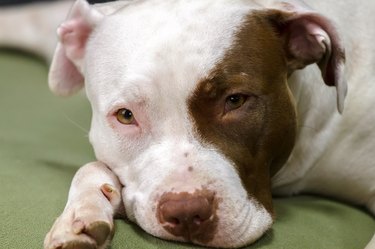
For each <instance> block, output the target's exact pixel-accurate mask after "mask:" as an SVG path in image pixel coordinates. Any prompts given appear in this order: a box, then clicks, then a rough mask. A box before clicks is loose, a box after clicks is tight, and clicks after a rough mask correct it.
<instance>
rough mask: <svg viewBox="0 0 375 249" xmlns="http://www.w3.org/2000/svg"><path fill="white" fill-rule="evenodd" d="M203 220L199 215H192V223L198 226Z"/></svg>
mask: <svg viewBox="0 0 375 249" xmlns="http://www.w3.org/2000/svg"><path fill="white" fill-rule="evenodd" d="M203 221H204V220H202V218H201V217H200V216H199V215H196V216H194V217H193V223H194V224H196V225H198V226H200V225H201V224H202V222H203Z"/></svg>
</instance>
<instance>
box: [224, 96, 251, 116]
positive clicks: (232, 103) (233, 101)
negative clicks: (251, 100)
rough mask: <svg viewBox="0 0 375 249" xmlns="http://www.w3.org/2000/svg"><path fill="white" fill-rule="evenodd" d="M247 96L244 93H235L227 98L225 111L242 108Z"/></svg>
mask: <svg viewBox="0 0 375 249" xmlns="http://www.w3.org/2000/svg"><path fill="white" fill-rule="evenodd" d="M246 99H247V96H246V95H243V94H233V95H230V96H228V97H227V99H226V100H225V112H229V111H232V110H235V109H238V108H240V107H241V106H242V105H243V104H244V103H245V102H246Z"/></svg>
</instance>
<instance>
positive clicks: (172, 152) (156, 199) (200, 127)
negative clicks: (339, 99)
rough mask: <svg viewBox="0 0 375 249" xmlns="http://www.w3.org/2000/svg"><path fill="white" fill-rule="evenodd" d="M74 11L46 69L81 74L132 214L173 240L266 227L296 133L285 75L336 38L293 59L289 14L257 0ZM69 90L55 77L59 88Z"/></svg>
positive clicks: (249, 238) (251, 234)
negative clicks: (107, 12) (276, 178)
mask: <svg viewBox="0 0 375 249" xmlns="http://www.w3.org/2000/svg"><path fill="white" fill-rule="evenodd" d="M75 8H76V10H75V9H73V14H72V15H71V19H74V18H75V19H74V20H73V21H72V20H70V23H69V21H68V22H67V24H66V25H65V26H62V28H61V29H60V32H59V34H60V36H61V41H62V42H61V44H60V45H59V46H60V50H62V51H63V52H61V51H59V49H58V51H57V56H56V57H55V61H54V64H53V65H52V69H51V72H52V73H51V75H52V76H51V77H52V78H53V77H55V76H56V69H55V67H54V65H56V64H60V65H61V64H62V63H61V61H62V60H65V62H64V63H65V64H63V65H65V67H64V69H65V70H70V71H69V72H70V74H71V75H73V77H72V76H71V75H70V76H69V77H71V78H70V79H69V80H70V82H73V83H74V82H76V83H77V82H78V83H79V82H80V80H81V79H83V78H84V79H85V84H86V92H87V95H88V98H89V100H90V102H91V105H92V111H93V117H92V126H91V130H90V141H91V143H92V145H93V147H94V150H95V153H96V156H97V158H98V160H100V161H103V162H104V163H106V164H107V165H109V167H110V168H111V169H112V170H113V171H114V172H115V173H116V174H117V175H118V177H119V179H120V181H121V182H122V183H123V184H124V185H125V187H124V191H123V198H124V203H125V207H126V212H127V215H128V217H129V218H130V219H131V220H133V221H135V222H136V223H138V224H139V225H140V226H141V227H142V228H143V229H144V230H146V231H147V232H149V233H151V234H153V235H155V236H158V237H161V238H167V239H172V240H181V241H191V242H194V243H197V244H203V245H209V246H218V247H236V246H242V245H245V244H249V243H251V242H253V241H255V240H256V239H258V238H259V237H260V236H261V235H262V234H263V233H264V232H265V231H266V230H267V229H268V228H269V227H270V226H271V224H272V216H273V209H272V200H271V189H270V179H271V176H272V175H273V174H275V173H276V172H277V171H278V170H279V169H280V167H281V166H282V165H283V163H284V162H285V161H286V160H287V158H288V156H289V154H290V152H291V150H292V147H293V144H294V139H295V134H296V114H295V107H294V103H293V99H292V96H291V93H290V91H289V88H288V86H287V77H288V75H289V74H290V73H291V71H293V70H294V69H296V68H300V67H303V66H305V65H307V64H309V63H313V62H318V61H321V60H324V59H325V58H323V57H326V53H328V52H327V51H328V50H330V49H331V47H329V48H327V47H324V46H322V44H323V43H322V41H321V40H319V39H316V41H315V40H314V41H311V40H310V41H309V42H311V44H312V45H311V44H309V45H311V46H314V45H316V44H315V43H317V44H318V45H316V48H315V49H316V50H317V51H313V52H314V53H306V54H303V55H304V56H305V55H306V56H310V57H309V58H305V57H306V56H305V57H303V58H300V57H299V55H300V53H293V52H294V50H293V48H289V46H290V44H289V43H290V41H291V40H293V38H294V36H293V35H295V34H294V33H293V32H291V33H290V35H287V34H284V32H290V31H289V29H291V28H293V25H294V24H295V23H294V22H290V24H289V23H288V22H287V21H286V20H288V18H289V15H290V14H289V13H288V14H287V13H285V14H283V13H282V12H279V11H276V10H264V6H260V5H258V4H256V3H249V2H246V3H245V2H242V1H233V2H230V1H210V0H206V1H141V2H136V3H135V4H134V5H130V6H127V7H125V8H123V9H121V10H119V11H118V12H116V13H115V14H113V15H111V16H107V17H100V14H99V13H98V12H96V11H94V10H93V9H91V8H90V7H88V5H87V4H85V3H84V2H82V1H79V2H78V4H76V7H75ZM74 11H75V12H74ZM82 13H86V15H84V14H82ZM90 15H91V16H92V18H91V19H87V18H88V17H87V16H90ZM77 16H78V17H79V18H78V19H77ZM81 16H85V17H84V18H83V17H81ZM310 17H311V16H310ZM304 20H306V19H304ZM309 20H310V22H312V21H311V18H310V19H309ZM312 20H314V19H313V18H312ZM279 21H280V22H279ZM283 21H285V24H283V25H280V26H279V25H278V23H282V22H283ZM301 23H302V22H301ZM314 23H315V22H314ZM69 25H71V26H69ZM296 25H297V24H296ZM301 25H302V24H299V26H298V28H300V29H301ZM320 25H322V24H320ZM316 26H318V25H316ZM71 29H73V32H70V31H71ZM286 30H287V31H286ZM321 30H323V29H322V28H321ZM324 30H327V29H324ZM304 31H305V32H307V31H308V29H307V31H306V30H304ZM326 32H327V33H328V34H327V33H325V34H327V37H323V36H322V37H323V38H325V39H331V40H332V38H331V37H332V35H330V34H329V31H326ZM300 33H301V32H300ZM75 34H76V37H75V36H74V35H75ZM87 37H90V38H89V39H88V40H87ZM291 37H292V38H291ZM319 37H320V36H319ZM323 38H322V39H323ZM296 39H302V38H300V37H297V38H296ZM331 40H330V42H331ZM64 41H65V42H64ZM77 41H78V42H79V43H80V44H79V46H78V45H74V44H75V43H77ZM298 41H299V43H298V44H302V45H305V44H303V43H304V42H305V41H302V42H300V40H298ZM332 43H334V42H332ZM69 44H70V45H71V44H73V45H74V46H73V47H72V46H70V45H69ZM330 44H331V43H329V46H330ZM286 46H287V47H288V49H287V50H286ZM327 46H328V45H327ZM61 47H62V48H63V49H61ZM290 47H292V46H290ZM82 48H84V49H83V50H82ZM312 48H313V49H314V47H312ZM302 49H305V48H302ZM300 50H301V48H300V47H299V48H298V52H300ZM329 52H330V51H329ZM296 54H297V55H296ZM310 54H313V55H312V57H311V55H310ZM64 56H65V57H64ZM328 56H330V55H328ZM331 57H332V56H331ZM61 58H63V59H61ZM59 61H60V62H59ZM69 61H70V62H71V63H70V65H68V66H66V65H67V64H69V63H67V62H69ZM329 63H331V62H330V61H328V62H327V63H326V65H324V66H323V67H324V69H327V70H330V73H332V70H331V69H330V68H329V67H330V65H329ZM327 64H328V66H327ZM335 68H336V67H335ZM54 70H55V71H54ZM60 70H61V68H60ZM333 71H334V72H333V76H332V77H336V76H335V70H333ZM54 74H55V76H54ZM60 77H61V76H60ZM55 78H56V77H55ZM53 80H55V82H57V81H56V79H53ZM64 80H66V79H64ZM327 83H328V84H329V83H332V82H327ZM334 83H336V82H334ZM59 84H60V85H59ZM75 85H77V84H75ZM74 87H75V86H74ZM74 87H72V86H71V85H70V86H68V87H65V86H61V82H60V83H59V82H58V83H56V84H54V85H53V84H52V89H54V90H55V91H56V92H59V91H60V93H67V92H69V93H70V92H71V91H72V88H74ZM76 88H77V87H76ZM62 89H63V90H62Z"/></svg>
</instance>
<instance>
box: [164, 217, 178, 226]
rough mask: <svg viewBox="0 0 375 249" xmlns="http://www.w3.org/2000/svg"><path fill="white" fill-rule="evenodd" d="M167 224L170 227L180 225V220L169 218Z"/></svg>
mask: <svg viewBox="0 0 375 249" xmlns="http://www.w3.org/2000/svg"><path fill="white" fill-rule="evenodd" d="M167 222H168V223H169V224H171V225H172V226H178V225H180V220H179V219H177V218H170V219H169V220H168V221H167Z"/></svg>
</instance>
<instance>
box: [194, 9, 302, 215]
mask: <svg viewBox="0 0 375 249" xmlns="http://www.w3.org/2000/svg"><path fill="white" fill-rule="evenodd" d="M287 74H288V70H287V65H286V60H285V55H284V51H283V44H282V41H281V38H279V37H278V35H277V33H276V31H275V30H274V29H273V27H272V25H271V22H269V21H268V19H267V16H266V15H265V14H263V13H262V12H259V13H252V14H251V15H249V16H248V17H247V20H246V22H245V23H244V25H243V27H242V28H241V30H240V31H239V32H238V34H237V37H236V42H235V44H234V45H233V47H232V48H231V49H230V50H229V51H228V52H227V54H226V55H225V57H224V58H223V60H222V61H221V62H220V63H218V65H217V66H216V68H215V69H214V70H213V71H212V72H211V74H210V76H209V77H207V78H206V79H204V80H202V81H201V82H200V83H199V84H198V87H197V88H196V90H195V92H194V94H193V95H192V96H191V98H190V99H189V110H190V114H191V116H192V117H193V120H194V121H195V125H196V129H197V133H198V135H199V136H200V137H201V138H202V140H203V142H206V143H209V144H213V145H215V146H216V147H217V148H218V149H219V150H221V152H222V153H223V154H224V155H226V156H227V157H228V158H229V159H231V160H232V161H233V162H234V163H235V165H236V168H237V171H238V172H239V175H240V177H241V179H242V183H243V186H244V188H245V189H246V190H247V192H248V194H249V196H251V197H255V198H256V199H257V200H258V201H259V202H260V203H261V204H263V206H264V207H265V208H266V209H267V210H268V211H269V212H270V213H273V209H272V196H271V183H270V179H271V176H272V175H274V174H275V173H276V172H277V171H278V170H279V169H280V168H281V166H282V165H283V164H284V163H285V161H286V160H287V158H288V156H289V154H290V152H291V149H292V147H293V145H294V140H295V132H296V114H295V107H294V103H293V101H292V98H291V94H290V91H289V88H288V86H287ZM232 94H243V95H246V96H248V97H247V100H246V102H245V103H244V104H243V105H242V106H241V107H240V108H238V109H235V110H232V111H229V112H225V108H224V107H225V103H226V100H227V97H228V96H230V95H232Z"/></svg>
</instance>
